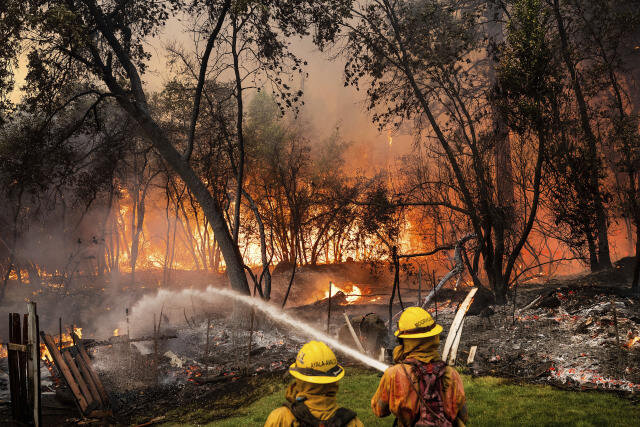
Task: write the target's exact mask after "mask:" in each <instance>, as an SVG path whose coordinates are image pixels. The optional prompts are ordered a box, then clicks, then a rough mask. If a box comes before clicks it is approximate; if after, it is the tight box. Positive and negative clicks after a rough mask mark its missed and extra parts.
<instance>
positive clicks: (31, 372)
mask: <svg viewBox="0 0 640 427" xmlns="http://www.w3.org/2000/svg"><path fill="white" fill-rule="evenodd" d="M27 312H28V318H29V330H28V331H27V342H28V343H29V346H30V347H29V350H30V351H29V355H28V357H27V378H28V381H29V403H30V405H31V410H32V420H33V425H34V426H35V427H40V426H41V425H42V408H41V399H40V342H39V341H38V338H39V337H38V316H37V314H36V313H37V312H36V303H35V302H30V303H28V304H27Z"/></svg>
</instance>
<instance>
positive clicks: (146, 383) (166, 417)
mask: <svg viewBox="0 0 640 427" xmlns="http://www.w3.org/2000/svg"><path fill="white" fill-rule="evenodd" d="M349 268H350V269H352V268H353V267H348V269H349ZM631 268H632V267H631V262H630V261H629V260H622V261H621V262H620V263H618V265H617V266H616V268H615V269H614V270H612V271H608V272H602V273H598V274H590V275H581V276H575V277H568V278H562V279H553V280H546V281H541V282H539V283H534V284H527V285H521V286H520V288H519V289H517V291H516V292H515V309H514V300H513V297H514V295H513V293H512V294H511V295H510V301H509V303H508V304H507V305H505V306H495V305H487V304H486V301H484V300H483V298H476V300H475V301H474V305H473V306H472V307H471V309H470V310H469V312H468V316H467V318H466V320H465V323H464V328H463V332H462V337H461V341H460V348H459V350H458V356H457V360H456V364H457V365H458V366H459V368H460V369H461V370H464V371H466V372H468V373H470V374H472V375H492V376H499V377H508V378H512V379H514V380H516V381H525V382H531V383H546V384H551V385H554V386H557V387H561V388H565V389H571V390H585V389H594V390H602V391H608V392H616V393H620V394H623V395H626V396H630V397H631V398H633V399H637V395H638V392H639V391H640V370H639V366H640V363H639V362H640V342H635V343H634V342H633V338H634V337H637V336H638V335H640V304H639V302H638V300H637V299H636V300H634V299H632V298H630V297H629V296H628V289H629V278H630V274H631ZM344 270H345V269H344V268H342V269H340V268H336V267H332V268H327V269H321V271H318V270H306V271H305V270H302V271H301V272H298V273H297V276H298V279H297V281H296V282H295V283H294V293H293V303H294V304H298V305H297V306H295V307H293V308H290V309H288V310H287V312H288V313H289V314H291V315H292V316H294V317H297V318H300V319H302V320H304V321H305V322H307V323H309V324H311V325H314V326H316V327H317V328H318V329H322V330H324V329H325V328H326V322H327V311H328V310H327V308H328V307H327V306H328V300H326V299H323V298H322V296H323V293H322V292H319V291H317V289H316V292H315V294H314V295H315V297H314V298H313V300H314V301H313V302H311V303H308V302H309V298H308V295H307V294H306V293H305V292H304V291H303V289H305V287H307V289H309V287H313V286H315V285H314V284H315V283H316V282H319V281H320V282H323V283H326V280H327V277H331V274H332V271H333V272H335V271H340V272H341V273H340V274H342V275H343V276H342V278H343V280H344V281H349V280H350V281H351V282H353V283H358V284H359V285H358V286H359V289H366V291H364V292H363V295H365V296H363V297H361V298H360V299H359V300H357V301H356V303H352V301H347V298H346V296H345V295H344V294H337V295H334V296H333V298H332V315H331V326H330V331H331V333H332V334H333V335H337V332H338V330H339V329H340V328H341V327H342V326H343V324H344V318H343V313H347V314H348V315H350V316H361V315H364V314H367V313H377V314H379V315H380V316H381V317H382V318H383V319H387V317H388V305H387V304H384V303H381V302H378V301H380V299H379V298H380V297H381V296H382V300H387V299H388V297H387V296H385V295H384V294H385V293H388V292H389V285H388V283H390V282H391V281H390V280H389V275H388V273H387V272H384V273H383V275H381V276H380V275H379V276H371V277H369V279H367V278H366V277H364V276H366V275H364V274H363V273H362V272H360V273H358V274H360V276H358V277H354V278H349V277H348V276H349V274H348V272H347V273H345V272H344ZM360 270H362V269H360ZM287 279H288V273H287V272H286V271H285V272H284V273H282V274H281V275H280V277H278V276H276V277H275V280H274V287H276V292H275V295H276V297H275V298H274V299H275V300H276V301H279V298H278V297H277V295H278V294H279V292H280V291H281V290H280V288H281V287H282V286H283V284H285V283H286V281H287ZM279 282H281V283H279ZM339 283H340V282H339ZM406 283H411V281H410V280H407V281H406ZM343 288H344V286H343ZM313 289H315V288H313ZM468 291H469V288H467V287H462V288H459V289H457V290H454V289H452V288H445V289H443V290H442V291H441V292H440V293H439V295H438V298H437V314H436V306H435V305H434V304H432V305H431V306H430V308H429V309H430V311H431V312H432V314H433V315H434V317H435V316H436V315H437V321H438V323H440V324H442V325H443V327H444V333H443V338H442V341H443V342H444V337H445V336H446V334H447V333H448V329H449V326H450V324H451V322H452V320H453V317H454V315H455V312H456V310H457V307H458V305H459V303H460V302H461V301H462V300H463V299H464V297H465V296H466V294H467V292H468ZM423 293H424V291H423ZM402 297H403V301H404V303H405V304H410V303H415V301H416V299H417V291H416V289H415V286H410V285H404V284H403V286H402ZM142 298H144V297H142ZM192 304H193V302H192V303H191V310H189V309H188V308H187V309H181V310H177V308H176V307H177V306H179V305H187V307H188V306H189V304H187V303H184V302H180V301H179V300H178V299H177V298H176V299H175V300H174V301H172V302H171V305H172V306H173V311H171V310H170V308H171V306H169V307H167V308H166V309H164V308H158V307H155V308H153V309H150V312H151V311H153V312H157V313H158V315H159V316H158V319H159V318H160V317H162V318H163V320H162V321H161V327H160V335H164V336H175V338H170V339H166V340H158V341H157V343H154V342H153V341H145V342H140V343H135V344H132V345H129V344H127V343H123V342H122V340H123V339H125V338H123V337H122V335H120V336H119V337H111V338H108V339H102V340H101V344H102V345H93V344H96V342H93V343H92V340H91V339H88V340H87V341H86V344H87V346H88V347H89V348H90V349H91V351H90V353H91V354H92V357H93V360H94V366H95V368H96V370H97V371H98V373H99V375H100V377H101V379H102V381H103V382H104V385H105V387H106V389H107V390H108V391H109V393H110V395H111V398H112V402H113V407H114V413H115V417H114V419H112V420H110V422H111V423H117V424H122V425H132V424H133V425H135V424H139V423H145V422H150V421H153V422H164V421H171V420H172V419H180V420H181V421H189V420H192V421H193V422H197V423H205V422H208V421H212V420H215V419H221V418H226V417H228V416H229V415H231V414H232V413H233V412H234V411H235V410H237V409H238V408H240V407H243V406H245V405H247V404H248V403H250V402H252V401H253V400H255V399H257V398H258V397H260V396H263V395H264V394H265V393H268V392H270V391H273V390H274V389H275V388H276V387H278V386H279V385H280V384H282V383H283V382H286V381H288V376H287V374H286V369H287V367H288V366H289V364H290V363H292V362H293V360H294V357H295V354H296V352H297V350H298V349H299V347H300V346H301V345H302V343H304V342H305V341H307V340H308V339H309V337H308V336H306V335H305V334H304V332H303V331H299V330H295V329H292V328H289V327H287V326H285V325H282V324H277V323H274V322H273V321H271V320H270V319H268V318H267V317H265V316H263V315H260V314H259V313H258V314H255V315H254V316H253V325H254V326H253V328H252V327H251V322H250V320H248V319H250V318H251V316H250V315H249V312H244V313H240V314H237V312H236V314H235V315H234V314H233V310H232V309H231V307H232V306H233V304H231V303H230V302H229V301H219V302H217V303H216V304H208V305H204V304H201V305H200V306H198V304H197V303H196V307H195V308H194V307H193V305H192ZM163 310H164V312H163ZM399 310H400V305H399V304H396V305H395V306H394V308H393V312H394V313H396V312H397V311H399ZM150 312H149V313H147V314H148V315H149V316H150V317H151V316H153V315H151V314H150ZM161 313H162V314H161ZM234 319H242V320H241V321H238V320H234ZM207 325H209V327H208V328H207ZM117 326H121V324H117V325H109V327H110V328H111V327H114V328H115V327H117ZM207 329H208V331H209V333H208V336H209V339H208V343H209V344H208V349H209V351H208V352H207ZM252 329H253V331H251V330H252ZM144 332H146V333H147V334H148V333H149V331H148V330H147V331H141V332H140V333H139V334H135V333H132V337H135V336H139V335H144V334H145V333H144ZM121 333H122V332H121ZM616 336H617V338H616ZM250 337H251V339H250ZM250 341H251V344H250V343H249V342H250ZM637 341H638V340H637ZM347 344H353V343H347ZM472 346H477V353H476V356H475V360H474V361H473V362H472V363H471V364H467V358H468V354H469V350H470V348H471V347H472ZM207 354H208V355H207ZM338 357H339V358H340V359H341V362H343V363H344V364H345V365H347V366H349V365H357V363H356V362H354V361H352V360H349V358H348V357H347V356H346V355H344V354H342V355H341V354H339V356H338ZM5 360H6V359H5ZM0 363H2V362H0ZM0 369H2V370H3V371H4V369H3V367H2V366H0ZM5 372H6V371H5ZM43 373H45V377H46V381H45V382H46V384H47V387H48V388H47V390H48V392H47V393H46V394H45V397H44V401H45V414H48V415H47V416H48V417H49V420H55V424H56V425H65V424H67V425H75V424H77V423H78V422H80V420H81V417H80V415H79V414H78V413H77V411H76V410H75V409H74V406H73V404H72V401H71V400H70V396H69V395H68V392H66V391H65V388H64V387H63V386H62V387H61V386H56V382H55V380H54V381H51V380H50V379H49V373H48V371H47V369H46V368H45V367H44V366H43ZM6 387H7V381H6V375H0V389H3V388H5V389H6ZM371 392H372V393H373V392H374V390H371ZM7 399H8V396H4V397H3V400H4V401H5V402H6V401H7ZM47 408H53V409H47ZM65 408H66V409H65ZM8 409H9V407H8V405H7V404H6V403H5V405H2V407H1V412H0V421H2V420H8V418H9V412H8Z"/></svg>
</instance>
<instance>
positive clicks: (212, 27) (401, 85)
mask: <svg viewBox="0 0 640 427" xmlns="http://www.w3.org/2000/svg"><path fill="white" fill-rule="evenodd" d="M639 23H640V3H639V2H637V1H625V2H618V1H606V0H596V1H590V2H579V1H571V0H566V1H560V0H510V1H501V2H494V1H474V0H459V1H457V0H413V1H387V0H363V1H357V2H356V1H350V0H341V1H337V2H336V1H312V0H306V1H283V2H276V3H273V2H267V3H265V2H258V1H243V2H237V1H232V0H216V1H208V2H201V1H197V0H193V1H183V0H171V1H162V2H160V1H147V0H145V1H142V0H125V1H111V0H80V1H71V0H69V1H46V0H33V1H28V2H22V1H17V0H8V1H5V2H2V4H1V5H0V36H1V37H2V40H3V42H2V45H1V46H0V184H1V185H0V188H1V194H0V198H1V199H2V202H1V203H0V206H2V208H0V274H1V276H0V280H1V282H0V297H3V296H4V293H5V292H8V291H10V289H11V287H12V286H34V287H35V286H40V285H46V284H47V283H48V282H50V281H51V278H52V277H54V276H55V277H56V278H57V279H56V280H58V279H59V280H61V281H62V283H63V284H64V285H67V286H70V285H71V284H72V283H73V281H74V277H75V276H78V275H81V276H95V277H102V278H108V280H110V281H111V282H113V283H119V280H120V278H121V273H122V274H126V277H127V280H128V281H129V282H130V284H132V285H133V286H135V285H136V271H140V270H149V269H156V270H161V271H162V272H163V274H162V284H163V285H166V284H168V283H169V282H170V281H171V278H172V272H173V271H175V270H199V271H207V272H213V273H218V272H225V273H226V275H227V277H228V279H229V283H230V285H231V287H232V288H234V289H235V290H238V291H241V292H244V293H249V292H252V291H253V290H254V289H255V292H257V293H259V294H260V295H261V296H262V297H263V298H265V299H269V298H270V295H271V290H272V285H271V272H272V271H273V268H274V267H275V266H276V265H278V264H281V265H282V266H283V267H284V266H288V267H292V266H295V265H316V264H320V263H340V262H345V261H346V260H348V259H354V260H359V261H360V260H362V261H384V262H388V261H389V260H390V256H391V255H390V254H391V250H392V247H394V246H397V247H398V248H399V250H400V251H401V252H403V253H411V252H420V251H424V250H430V249H432V248H434V247H438V246H443V245H448V244H451V243H452V242H455V241H457V240H458V239H459V238H460V237H462V236H463V235H466V234H468V233H470V232H472V233H475V234H476V236H477V237H478V238H477V241H476V243H475V246H474V245H470V246H469V247H468V248H467V249H468V250H469V252H468V262H469V265H470V267H471V270H472V272H473V275H474V276H477V277H478V278H479V279H480V282H482V283H483V284H484V285H485V286H487V287H488V288H490V289H491V291H492V292H493V293H494V295H495V297H496V299H497V300H498V301H499V302H505V301H506V297H507V294H508V291H509V289H510V287H511V286H513V284H514V283H516V282H518V281H526V280H528V279H530V278H532V277H535V276H536V275H537V274H541V273H548V272H553V271H554V268H556V267H557V266H559V265H561V264H562V263H563V262H569V261H573V262H581V263H582V264H583V265H585V266H587V267H588V268H590V269H591V270H592V271H597V270H602V269H607V268H611V264H612V261H615V259H613V257H614V254H618V255H633V256H635V257H636V263H637V264H636V272H635V275H634V282H633V287H634V289H635V290H636V292H637V291H638V276H639V275H640V257H639V256H640V243H639V241H640V231H639V230H640V201H639V200H638V192H639V191H640V135H639V133H638V132H639V128H638V125H639V122H638V115H639V113H640V87H639V86H638V78H640V25H638V24H639ZM165 27H166V28H170V29H171V31H172V32H175V33H176V34H171V36H170V37H168V36H167V31H166V30H164V29H165ZM150 46H161V47H162V48H161V49H160V48H150ZM310 46H314V48H319V49H322V50H323V51H324V53H318V52H317V51H316V52H311V53H309V52H308V50H309V47H310ZM301 47H302V48H301ZM307 56H313V57H314V58H309V57H307ZM315 57H322V58H323V59H322V60H323V61H330V64H331V66H332V67H333V68H332V69H334V70H335V69H336V64H339V67H340V69H341V71H342V72H341V73H335V74H334V73H327V74H324V75H320V76H319V77H318V76H317V73H321V72H322V70H320V69H319V68H320V67H317V66H316V67H314V66H313V63H314V60H315ZM327 63H329V62H327ZM152 64H155V66H156V67H157V66H158V64H162V65H160V66H161V67H164V69H163V75H164V76H165V78H164V80H163V81H162V82H161V83H158V82H157V81H154V78H153V75H154V71H153V70H152ZM310 64H311V65H310ZM18 65H21V67H20V68H18ZM310 68H311V72H312V73H313V72H315V73H316V75H314V74H312V75H310V76H307V72H308V71H309V69H310ZM25 70H26V74H25ZM18 72H21V73H22V74H21V75H22V76H24V79H23V80H21V79H19V78H16V76H17V74H16V73H18ZM314 79H317V80H315V81H316V83H315V85H313V86H310V87H307V88H305V82H306V81H314ZM152 81H153V82H152ZM325 81H326V82H328V81H331V82H338V83H339V84H340V85H344V86H345V88H344V91H345V92H344V93H345V94H348V97H349V99H352V98H353V99H352V101H353V104H350V105H352V106H353V108H361V109H362V111H363V112H365V113H366V114H368V117H369V118H370V119H371V121H372V123H373V124H374V125H375V126H377V127H378V129H379V131H380V135H381V136H380V137H379V139H381V140H383V141H384V144H377V145H376V147H375V150H374V149H373V148H372V145H373V144H371V139H370V138H369V137H368V136H364V135H365V134H367V135H370V133H371V131H370V130H369V129H365V128H364V127H363V130H362V135H360V134H359V133H358V130H357V127H356V129H355V130H354V123H359V122H358V119H357V117H359V116H358V114H360V113H359V112H358V114H355V113H354V114H353V115H352V116H351V115H347V116H346V117H344V118H343V120H342V121H340V120H333V118H335V115H336V114H339V113H335V112H336V111H338V112H340V111H344V110H341V108H344V107H340V106H339V105H338V106H332V107H331V108H327V110H329V109H331V110H332V111H331V112H329V111H324V112H323V108H322V107H321V106H320V107H319V106H318V105H308V103H307V100H308V99H309V96H310V95H308V94H307V93H306V92H307V91H309V92H311V94H313V93H314V92H315V93H316V96H321V95H322V93H321V92H322V83H323V82H325ZM318 82H319V83H318ZM327 87H329V84H327ZM354 89H356V90H354ZM334 91H335V88H334V89H331V90H330V93H331V94H332V95H331V96H334ZM335 96H337V95H335ZM336 103H337V104H339V103H340V102H336ZM325 115H326V117H331V118H332V120H327V118H326V117H325ZM352 118H353V123H352V122H349V120H350V119H352ZM399 136H402V138H399ZM394 137H396V141H395V142H394V141H393V138H394ZM398 141H401V142H402V143H403V144H404V145H405V148H404V149H402V150H399V149H398V148H396V147H395V146H394V144H396V145H397V144H398ZM374 151H375V152H374ZM376 152H377V154H376ZM122 277H124V276H122Z"/></svg>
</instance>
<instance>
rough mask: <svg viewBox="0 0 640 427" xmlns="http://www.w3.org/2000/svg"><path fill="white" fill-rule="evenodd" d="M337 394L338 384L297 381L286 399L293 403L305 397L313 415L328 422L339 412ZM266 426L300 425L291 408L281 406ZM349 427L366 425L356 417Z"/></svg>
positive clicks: (296, 426) (284, 426) (289, 426)
mask: <svg viewBox="0 0 640 427" xmlns="http://www.w3.org/2000/svg"><path fill="white" fill-rule="evenodd" d="M337 392H338V384H337V383H332V384H311V383H308V382H306V381H301V380H297V379H296V380H295V381H293V382H292V383H291V384H290V385H289V387H288V388H287V391H286V394H285V398H286V399H287V400H288V401H289V402H292V403H293V402H294V401H295V399H296V398H298V397H305V398H306V400H305V401H304V403H305V405H307V407H308V408H309V411H310V412H311V415H313V416H314V417H316V418H318V419H321V420H328V419H329V418H331V417H332V416H333V414H335V412H336V411H337V410H338V401H337V399H336V394H337ZM264 425H265V427H292V426H293V427H298V426H299V425H300V423H298V421H297V420H296V418H295V417H294V416H293V414H292V413H291V411H290V410H289V408H287V407H286V406H281V407H279V408H277V409H274V410H273V411H272V412H271V414H269V417H268V418H267V421H266V422H265V423H264ZM347 427H364V424H362V421H360V420H359V419H358V418H357V417H356V418H354V419H352V420H351V421H350V422H349V423H348V424H347Z"/></svg>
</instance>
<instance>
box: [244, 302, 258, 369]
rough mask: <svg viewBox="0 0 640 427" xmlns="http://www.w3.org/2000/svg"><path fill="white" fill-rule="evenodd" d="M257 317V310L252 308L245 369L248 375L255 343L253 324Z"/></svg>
mask: <svg viewBox="0 0 640 427" xmlns="http://www.w3.org/2000/svg"><path fill="white" fill-rule="evenodd" d="M255 315H256V310H255V308H253V307H251V327H250V329H249V352H248V353H247V366H246V368H245V370H246V373H247V375H249V368H250V367H251V350H252V348H251V344H252V341H253V322H254V317H255Z"/></svg>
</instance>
